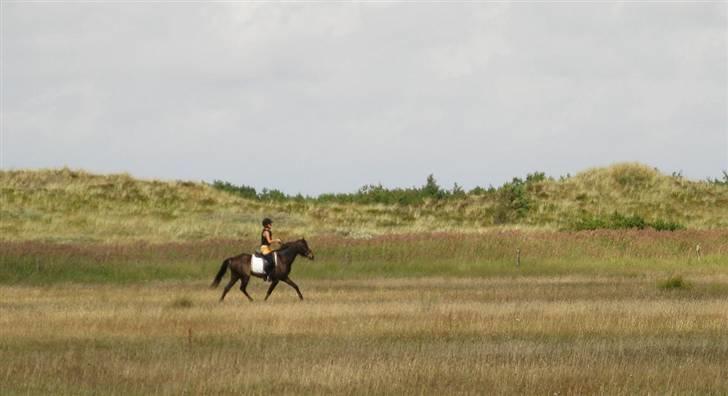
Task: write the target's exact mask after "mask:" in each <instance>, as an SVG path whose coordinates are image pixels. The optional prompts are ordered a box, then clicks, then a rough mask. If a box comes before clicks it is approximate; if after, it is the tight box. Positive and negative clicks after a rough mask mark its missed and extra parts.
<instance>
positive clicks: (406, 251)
mask: <svg viewBox="0 0 728 396" xmlns="http://www.w3.org/2000/svg"><path fill="white" fill-rule="evenodd" d="M281 236H282V237H283V238H284V239H286V236H285V235H281ZM289 238H293V237H289ZM307 240H308V242H309V244H310V246H311V248H312V249H313V250H314V251H315V253H316V257H317V258H316V261H315V262H313V263H312V262H310V261H308V260H306V259H303V258H301V259H299V260H298V261H296V263H295V266H294V270H293V277H294V279H298V278H301V279H366V278H370V277H373V278H386V277H394V278H401V277H431V276H444V277H464V278H470V277H492V276H566V275H588V276H592V275H609V276H614V275H619V276H637V275H640V274H644V273H651V274H653V273H659V274H663V275H665V276H667V275H669V274H673V273H674V274H681V273H685V274H687V273H690V274H695V275H701V276H703V275H712V274H717V275H720V274H724V273H727V272H728V230H683V231H675V232H658V231H652V230H626V231H625V230H621V231H612V230H602V231H581V232H549V231H541V232H537V231H514V230H511V231H502V230H492V231H487V232H481V233H420V234H403V235H383V236H378V237H374V238H368V239H352V238H347V237H341V236H318V237H316V236H313V237H310V238H308V239H307ZM698 246H700V254H699V255H698V252H697V251H696V248H697V247H698ZM254 248H255V244H254V243H250V241H245V242H242V241H240V240H207V241H198V242H166V243H156V244H151V243H141V242H137V243H126V242H125V243H107V244H89V243H64V244H58V243H52V242H39V241H23V242H21V241H10V242H8V241H5V242H0V284H25V285H47V284H55V283H63V282H66V283H67V282H77V283H78V282H82V283H113V284H130V283H138V282H146V281H162V280H174V281H199V280H201V279H207V278H211V277H212V276H213V275H214V274H215V273H216V272H217V269H218V268H219V267H220V264H221V262H222V260H223V259H225V258H227V257H230V256H233V255H236V254H238V253H240V252H251V251H253V249H254ZM519 249H520V261H521V265H520V266H519V267H516V259H517V254H518V253H517V252H518V250H519Z"/></svg>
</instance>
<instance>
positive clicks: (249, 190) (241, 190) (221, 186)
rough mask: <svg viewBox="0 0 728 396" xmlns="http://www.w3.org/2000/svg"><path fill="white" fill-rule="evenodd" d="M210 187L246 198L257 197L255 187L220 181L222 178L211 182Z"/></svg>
mask: <svg viewBox="0 0 728 396" xmlns="http://www.w3.org/2000/svg"><path fill="white" fill-rule="evenodd" d="M212 187H214V188H216V189H218V190H222V191H226V192H229V193H232V194H235V195H239V196H241V197H243V198H248V199H257V198H258V193H257V192H256V191H255V188H253V187H248V186H242V185H241V186H236V185H234V184H232V183H230V182H226V181H222V180H215V181H213V182H212Z"/></svg>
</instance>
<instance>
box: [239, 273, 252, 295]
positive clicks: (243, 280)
mask: <svg viewBox="0 0 728 396" xmlns="http://www.w3.org/2000/svg"><path fill="white" fill-rule="evenodd" d="M249 281H250V277H249V276H245V275H243V277H242V278H241V279H240V291H241V292H243V294H245V297H248V300H250V301H253V297H250V294H248V291H247V290H246V289H247V287H248V282H249Z"/></svg>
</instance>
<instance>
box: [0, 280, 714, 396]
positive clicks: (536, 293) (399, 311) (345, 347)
mask: <svg viewBox="0 0 728 396" xmlns="http://www.w3.org/2000/svg"><path fill="white" fill-rule="evenodd" d="M657 280H658V279H657V278H655V277H654V276H652V275H649V274H645V275H644V276H642V277H629V278H623V277H600V276H564V277H532V278H519V277H500V278H491V279H479V280H466V279H449V278H422V279H370V280H335V281H332V280H308V281H305V282H300V286H301V288H302V291H303V293H304V296H305V297H306V300H305V301H303V302H298V301H297V299H296V297H295V293H294V292H293V290H292V289H290V288H288V287H287V286H285V285H282V286H280V287H279V289H278V290H276V291H275V293H274V294H273V296H272V297H271V301H269V302H267V303H262V302H259V301H257V302H254V303H248V302H247V301H245V300H244V298H243V296H242V294H240V293H238V292H236V293H232V292H231V294H229V295H228V299H227V300H226V301H225V302H224V303H222V304H218V303H217V302H216V300H217V298H218V296H219V293H220V292H221V290H219V289H218V290H208V289H207V288H206V287H205V284H203V283H201V282H191V283H151V284H140V285H131V286H100V285H93V286H92V285H72V284H65V285H61V286H51V287H11V286H0V353H1V354H2V361H3V363H2V364H1V365H0V393H1V394H47V393H53V394H149V393H158V394H175V395H177V394H220V393H222V394H240V393H250V394H263V393H270V392H273V393H283V394H293V393H296V394H300V393H304V394H350V393H352V394H372V393H373V394H395V393H404V394H421V393H428V394H436V393H447V394H452V393H459V394H484V393H485V394H514V393H521V394H523V393H525V394H557V393H558V394H593V393H607V394H636V393H641V394H645V393H652V394H675V393H677V394H686V393H699V394H725V393H727V392H728V380H727V378H728V369H727V368H726V367H728V336H726V329H728V277H726V276H724V275H722V276H721V275H713V276H710V277H698V276H693V277H691V278H690V281H691V282H692V283H693V287H692V288H691V289H689V290H671V291H666V290H663V289H661V288H659V287H657V284H656V282H657ZM252 295H253V297H257V298H258V299H260V298H261V297H262V296H263V295H264V285H263V284H262V283H260V282H256V283H255V284H253V285H252Z"/></svg>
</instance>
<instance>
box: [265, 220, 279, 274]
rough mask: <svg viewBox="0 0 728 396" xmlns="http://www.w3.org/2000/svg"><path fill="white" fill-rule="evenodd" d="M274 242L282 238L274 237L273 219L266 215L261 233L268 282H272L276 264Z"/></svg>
mask: <svg viewBox="0 0 728 396" xmlns="http://www.w3.org/2000/svg"><path fill="white" fill-rule="evenodd" d="M274 242H277V243H280V242H281V240H280V239H273V220H271V219H269V218H267V217H266V218H265V219H263V231H262V232H261V233H260V252H261V253H262V254H263V259H264V260H265V263H264V264H263V271H265V281H266V282H270V274H271V272H273V269H274V268H275V266H276V262H275V258H274V257H273V249H272V248H271V245H272V244H273V243H274Z"/></svg>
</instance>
